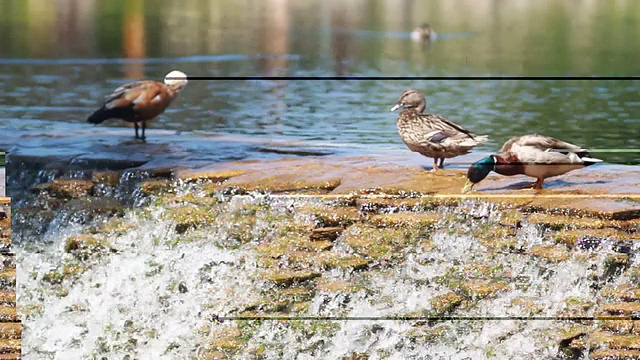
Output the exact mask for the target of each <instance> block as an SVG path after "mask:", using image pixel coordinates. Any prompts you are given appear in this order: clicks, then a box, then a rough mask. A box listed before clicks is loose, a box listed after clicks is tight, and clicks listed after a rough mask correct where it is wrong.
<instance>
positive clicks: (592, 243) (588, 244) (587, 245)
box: [556, 235, 604, 250]
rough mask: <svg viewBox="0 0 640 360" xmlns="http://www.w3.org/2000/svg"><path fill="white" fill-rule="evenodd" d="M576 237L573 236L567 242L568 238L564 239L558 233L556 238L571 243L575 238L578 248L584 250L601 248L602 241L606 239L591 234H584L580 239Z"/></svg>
mask: <svg viewBox="0 0 640 360" xmlns="http://www.w3.org/2000/svg"><path fill="white" fill-rule="evenodd" d="M575 239H576V237H574V236H571V237H570V240H569V241H568V242H567V241H566V239H562V238H561V237H558V235H556V240H560V241H562V242H565V243H569V244H570V243H571V240H574V241H575V246H576V248H578V249H582V250H597V249H598V248H600V246H601V244H602V242H603V241H604V239H602V238H600V237H597V236H591V235H582V236H580V238H579V239H577V240H575Z"/></svg>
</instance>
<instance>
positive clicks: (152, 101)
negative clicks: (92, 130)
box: [87, 70, 187, 140]
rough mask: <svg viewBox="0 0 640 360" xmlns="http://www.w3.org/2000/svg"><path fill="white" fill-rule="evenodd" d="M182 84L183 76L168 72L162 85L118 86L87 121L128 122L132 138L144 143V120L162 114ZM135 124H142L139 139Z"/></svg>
mask: <svg viewBox="0 0 640 360" xmlns="http://www.w3.org/2000/svg"><path fill="white" fill-rule="evenodd" d="M186 85H187V75H186V74H185V73H183V72H181V71H178V70H173V71H171V72H170V73H168V74H167V76H165V78H164V84H163V83H160V82H157V81H152V80H143V81H137V82H133V83H129V84H125V85H122V86H120V87H119V88H117V89H115V90H114V91H113V92H112V93H111V94H109V95H107V96H106V97H105V100H104V104H103V105H102V107H101V108H100V109H98V110H96V111H95V112H94V113H93V114H91V116H89V118H88V119H87V122H89V123H92V124H100V123H101V122H103V121H105V120H107V119H122V120H124V121H127V122H132V123H133V124H134V126H135V129H136V139H142V140H144V139H145V136H144V130H145V129H146V127H147V125H146V123H147V121H150V120H152V119H153V118H155V117H156V116H158V115H160V114H162V113H163V112H164V110H165V109H166V108H167V107H168V106H169V104H171V101H173V99H175V97H176V96H177V95H178V93H179V92H180V91H181V90H182V89H184V87H185V86H186ZM138 124H142V136H138V126H139V125H138Z"/></svg>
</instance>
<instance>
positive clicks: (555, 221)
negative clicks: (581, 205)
mask: <svg viewBox="0 0 640 360" xmlns="http://www.w3.org/2000/svg"><path fill="white" fill-rule="evenodd" d="M527 220H528V222H529V224H535V225H543V226H545V227H546V228H549V229H551V230H562V229H575V228H578V229H601V228H603V227H606V226H607V225H608V223H609V222H608V221H606V220H602V219H598V218H582V217H576V216H566V215H557V214H556V215H554V214H546V213H535V214H530V215H529V216H528V217H527Z"/></svg>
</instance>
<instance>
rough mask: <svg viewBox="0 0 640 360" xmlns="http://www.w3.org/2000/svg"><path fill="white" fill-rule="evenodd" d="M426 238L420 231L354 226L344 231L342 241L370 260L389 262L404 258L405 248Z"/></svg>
mask: <svg viewBox="0 0 640 360" xmlns="http://www.w3.org/2000/svg"><path fill="white" fill-rule="evenodd" d="M425 236H426V235H424V234H423V233H422V232H421V231H420V229H414V228H376V227H372V226H369V225H363V224H354V225H352V226H350V227H349V228H347V229H346V230H345V231H344V233H343V234H342V237H341V240H342V241H343V242H344V243H345V244H347V245H348V246H350V247H351V248H352V249H353V250H354V251H355V252H356V253H358V254H360V255H363V256H365V257H367V258H369V259H373V260H378V261H379V260H385V261H389V260H393V259H396V258H399V257H402V256H404V255H403V252H402V251H401V250H402V249H403V248H405V247H406V246H410V245H412V244H413V245H415V244H417V243H419V242H422V241H424V240H425Z"/></svg>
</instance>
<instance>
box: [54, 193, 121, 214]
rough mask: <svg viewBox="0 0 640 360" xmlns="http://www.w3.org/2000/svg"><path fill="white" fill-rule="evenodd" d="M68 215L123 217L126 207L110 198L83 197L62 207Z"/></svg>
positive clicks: (72, 200)
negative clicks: (83, 214) (87, 214)
mask: <svg viewBox="0 0 640 360" xmlns="http://www.w3.org/2000/svg"><path fill="white" fill-rule="evenodd" d="M62 209H63V210H64V211H67V212H69V213H89V214H91V215H98V214H102V215H107V216H123V215H124V213H125V211H126V207H125V206H124V205H123V204H122V203H121V202H120V201H118V200H117V199H115V198H112V197H93V196H85V197H82V198H78V199H71V200H69V201H67V202H65V203H64V205H63V206H62Z"/></svg>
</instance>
